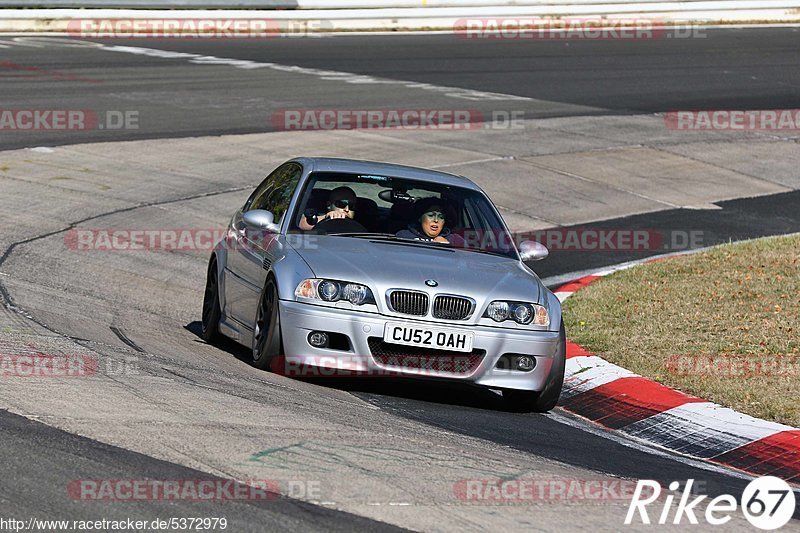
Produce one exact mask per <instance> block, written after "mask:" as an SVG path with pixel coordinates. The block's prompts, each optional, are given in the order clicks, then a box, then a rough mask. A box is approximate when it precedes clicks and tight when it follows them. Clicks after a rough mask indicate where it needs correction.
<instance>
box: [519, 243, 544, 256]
mask: <svg viewBox="0 0 800 533" xmlns="http://www.w3.org/2000/svg"><path fill="white" fill-rule="evenodd" d="M548 255H550V252H549V251H548V250H547V248H546V247H545V245H544V244H542V243H540V242H536V241H522V242H521V243H520V244H519V256H520V259H522V260H523V261H541V260H542V259H544V258H545V257H547V256H548Z"/></svg>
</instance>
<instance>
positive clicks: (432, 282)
mask: <svg viewBox="0 0 800 533" xmlns="http://www.w3.org/2000/svg"><path fill="white" fill-rule="evenodd" d="M425 285H427V286H428V287H437V286H438V285H439V284H438V283H436V280H435V279H426V280H425Z"/></svg>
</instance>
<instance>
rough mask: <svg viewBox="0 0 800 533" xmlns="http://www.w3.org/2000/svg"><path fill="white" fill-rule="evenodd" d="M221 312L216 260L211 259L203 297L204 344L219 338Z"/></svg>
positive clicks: (214, 258)
mask: <svg viewBox="0 0 800 533" xmlns="http://www.w3.org/2000/svg"><path fill="white" fill-rule="evenodd" d="M221 317H222V310H221V309H220V307H219V273H218V272H217V259H216V257H212V258H211V261H209V262H208V274H207V275H206V292H205V295H204V296H203V317H202V325H203V330H202V337H203V339H204V340H205V341H206V342H215V341H218V340H219V338H220V333H219V321H220V318H221Z"/></svg>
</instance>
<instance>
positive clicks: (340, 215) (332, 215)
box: [325, 210, 347, 218]
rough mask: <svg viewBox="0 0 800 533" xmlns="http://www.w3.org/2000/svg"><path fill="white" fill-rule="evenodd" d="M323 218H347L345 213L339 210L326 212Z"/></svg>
mask: <svg viewBox="0 0 800 533" xmlns="http://www.w3.org/2000/svg"><path fill="white" fill-rule="evenodd" d="M325 218H347V213H345V212H344V211H339V210H334V211H328V214H327V215H325Z"/></svg>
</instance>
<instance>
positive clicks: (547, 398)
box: [503, 322, 567, 413]
mask: <svg viewBox="0 0 800 533" xmlns="http://www.w3.org/2000/svg"><path fill="white" fill-rule="evenodd" d="M566 364H567V333H566V330H565V329H564V323H563V322H562V323H561V331H560V335H559V336H558V349H557V350H556V354H555V357H554V361H553V368H551V369H550V376H549V377H548V379H547V383H545V386H544V389H542V391H541V392H534V391H523V390H512V389H506V390H504V391H503V400H504V401H505V402H506V404H507V405H508V406H509V407H510V408H511V409H513V410H514V411H525V412H531V411H533V412H536V413H546V412H547V411H550V410H551V409H553V408H554V407H555V406H556V404H558V398H559V396H561V388H562V386H563V385H564V371H565V369H566Z"/></svg>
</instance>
